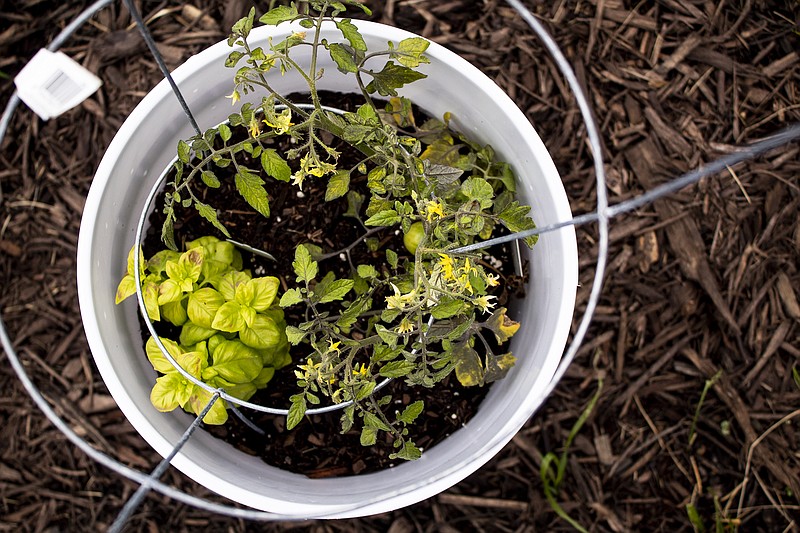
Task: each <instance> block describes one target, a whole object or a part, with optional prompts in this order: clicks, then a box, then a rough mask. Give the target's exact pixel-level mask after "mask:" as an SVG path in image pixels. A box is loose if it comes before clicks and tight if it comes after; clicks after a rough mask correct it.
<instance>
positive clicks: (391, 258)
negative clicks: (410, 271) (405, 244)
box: [386, 248, 398, 269]
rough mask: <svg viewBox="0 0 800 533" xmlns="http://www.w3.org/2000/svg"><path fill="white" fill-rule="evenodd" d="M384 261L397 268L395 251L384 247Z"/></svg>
mask: <svg viewBox="0 0 800 533" xmlns="http://www.w3.org/2000/svg"><path fill="white" fill-rule="evenodd" d="M386 261H387V262H388V263H389V266H390V267H392V268H394V269H396V268H397V261H398V257H397V253H396V252H395V251H394V250H391V249H389V248H387V249H386Z"/></svg>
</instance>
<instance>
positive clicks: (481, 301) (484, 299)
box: [475, 295, 497, 313]
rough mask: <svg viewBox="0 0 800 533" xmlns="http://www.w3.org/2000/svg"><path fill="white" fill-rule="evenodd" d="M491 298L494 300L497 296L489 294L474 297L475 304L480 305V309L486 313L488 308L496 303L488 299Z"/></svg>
mask: <svg viewBox="0 0 800 533" xmlns="http://www.w3.org/2000/svg"><path fill="white" fill-rule="evenodd" d="M492 299H494V300H496V299H497V296H491V295H489V296H481V297H480V298H477V299H475V305H477V306H478V307H480V308H481V311H483V312H484V313H488V312H489V310H490V309H492V308H493V307H494V306H495V305H497V303H496V302H490V301H489V300H492Z"/></svg>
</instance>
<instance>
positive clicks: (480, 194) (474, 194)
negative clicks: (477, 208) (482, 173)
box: [461, 177, 494, 209]
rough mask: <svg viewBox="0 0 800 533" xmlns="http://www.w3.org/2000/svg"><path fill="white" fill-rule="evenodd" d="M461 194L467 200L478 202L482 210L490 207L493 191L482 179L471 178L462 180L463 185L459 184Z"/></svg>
mask: <svg viewBox="0 0 800 533" xmlns="http://www.w3.org/2000/svg"><path fill="white" fill-rule="evenodd" d="M461 193H462V194H463V195H464V196H466V197H467V199H469V200H476V201H478V202H480V205H481V208H482V209H486V208H488V207H491V206H492V198H493V197H494V190H493V189H492V186H491V185H490V184H489V182H488V181H486V180H485V179H483V178H479V177H472V178H467V179H466V180H464V183H462V184H461Z"/></svg>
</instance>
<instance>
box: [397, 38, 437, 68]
mask: <svg viewBox="0 0 800 533" xmlns="http://www.w3.org/2000/svg"><path fill="white" fill-rule="evenodd" d="M430 44H431V43H430V42H429V41H428V40H427V39H423V38H422V37H409V38H408V39H403V40H402V41H400V43H399V44H398V45H397V50H396V51H394V52H393V53H392V54H391V55H390V56H389V57H391V58H392V59H397V62H398V63H400V64H401V65H404V66H406V67H411V68H414V67H418V66H419V65H420V63H430V60H429V59H428V58H427V57H425V56H423V55H422V54H424V53H425V50H427V49H428V46H430Z"/></svg>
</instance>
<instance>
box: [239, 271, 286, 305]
mask: <svg viewBox="0 0 800 533" xmlns="http://www.w3.org/2000/svg"><path fill="white" fill-rule="evenodd" d="M247 285H248V286H250V287H251V288H252V290H253V296H252V299H251V300H250V306H251V307H252V308H253V309H255V310H256V311H266V310H267V309H269V307H270V306H271V305H272V302H274V301H275V296H276V295H277V294H278V287H279V286H280V282H279V281H278V278H276V277H275V276H264V277H260V278H253V279H251V280H250V281H248V282H247Z"/></svg>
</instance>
